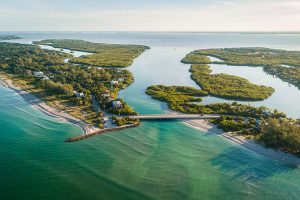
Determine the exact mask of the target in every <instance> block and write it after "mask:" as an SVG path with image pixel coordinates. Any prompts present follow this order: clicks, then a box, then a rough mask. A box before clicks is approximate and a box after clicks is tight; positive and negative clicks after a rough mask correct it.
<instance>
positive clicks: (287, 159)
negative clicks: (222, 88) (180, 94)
mask: <svg viewBox="0 0 300 200" xmlns="http://www.w3.org/2000/svg"><path fill="white" fill-rule="evenodd" d="M168 112H169V113H171V114H172V113H173V114H177V113H179V112H176V111H172V110H170V109H168ZM182 122H183V123H184V124H186V125H188V126H190V127H192V128H195V129H197V130H201V131H204V132H207V133H212V134H216V135H218V136H220V137H223V138H225V139H227V140H229V141H230V142H232V143H234V144H237V145H240V146H242V147H244V148H246V149H248V150H250V151H252V152H255V153H257V154H259V155H262V156H266V157H268V158H271V159H273V160H277V161H279V162H281V163H283V164H286V165H290V166H296V167H300V158H298V157H297V156H295V155H293V154H290V153H285V152H283V151H280V150H275V149H271V148H266V147H265V146H263V145H262V144H259V143H256V142H255V141H253V140H251V139H248V138H246V137H244V136H241V135H236V134H234V133H231V132H224V131H223V130H221V129H219V128H217V126H216V125H214V124H212V123H210V122H209V121H208V120H203V119H193V120H182Z"/></svg>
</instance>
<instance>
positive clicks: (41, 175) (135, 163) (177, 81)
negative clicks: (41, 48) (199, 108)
mask: <svg viewBox="0 0 300 200" xmlns="http://www.w3.org/2000/svg"><path fill="white" fill-rule="evenodd" d="M18 35H20V36H23V37H24V38H25V39H23V40H20V41H19V42H25V43H30V42H31V41H32V40H37V39H47V38H77V39H86V40H90V41H95V42H109V43H134V44H146V45H149V46H151V50H149V51H147V52H145V53H144V54H143V55H141V56H140V57H139V58H137V59H136V60H135V62H134V64H133V66H131V67H130V68H129V69H130V70H131V71H132V72H133V73H134V76H135V82H134V84H132V85H131V86H130V87H129V88H127V89H126V90H124V91H122V92H121V93H120V96H123V97H124V98H125V99H126V101H128V102H129V103H130V105H132V106H134V107H135V109H136V110H137V111H138V112H140V113H162V112H166V105H165V104H164V103H160V102H158V101H155V100H152V99H151V98H150V97H148V96H147V95H145V93H144V91H145V89H146V87H148V86H150V85H151V84H168V85H190V86H194V87H197V86H196V85H195V83H194V82H193V81H192V80H191V79H190V77H189V76H190V73H189V72H188V69H189V65H185V64H181V63H180V60H181V59H182V58H183V57H184V56H185V54H187V53H189V52H190V51H191V50H195V49H198V48H214V47H232V46H266V47H273V48H283V49H300V44H299V42H298V41H299V39H300V36H299V35H288V34H287V35H285V34H282V35H272V34H253V35H251V34H209V33H205V34H204V33H199V34H192V33H182V34H179V33H57V32H56V33H19V34H18ZM212 68H213V71H214V73H221V72H223V71H224V70H225V71H226V73H229V74H234V73H239V74H238V75H240V76H243V77H246V78H248V79H249V80H250V81H253V82H255V83H258V84H265V85H271V84H272V86H274V87H275V89H276V92H281V89H282V90H283V91H284V90H288V89H289V88H290V87H288V85H285V83H279V82H278V81H280V80H279V79H276V80H275V79H273V78H272V77H271V76H264V75H263V74H262V72H261V68H247V67H245V68H234V67H231V66H219V65H218V66H216V65H213V66H212ZM276 92H275V93H274V95H275V96H272V97H271V98H270V99H268V100H266V101H265V102H263V103H260V104H268V105H267V106H268V107H272V106H274V107H275V106H276V107H277V108H279V110H282V111H285V112H287V113H288V114H289V115H291V116H294V115H295V116H296V117H297V116H298V117H299V115H297V112H296V111H294V109H295V110H297V109H298V108H299V106H297V105H295V104H294V103H293V102H294V101H296V100H297V98H298V100H300V99H299V96H298V93H299V91H298V90H297V91H296V90H294V89H293V88H292V87H291V90H289V92H287V93H283V92H282V93H280V94H278V96H277V97H276ZM282 94H285V95H286V97H282V96H281V95H282ZM209 98H211V97H209ZM209 98H205V99H204V100H205V101H208V100H209ZM211 101H220V100H219V99H216V100H214V99H211ZM276 102H277V104H276ZM284 104H287V105H293V106H295V107H294V109H293V108H292V109H289V108H288V107H289V106H287V105H284ZM298 113H299V112H298ZM80 132H81V130H80V129H79V128H77V127H75V126H73V125H70V124H66V123H60V122H58V121H56V120H53V119H52V118H50V117H47V116H45V115H44V114H43V113H41V112H39V111H37V110H35V109H34V108H32V107H31V106H29V105H27V104H26V103H25V102H24V101H23V99H22V98H21V97H19V96H18V95H16V94H15V93H14V92H13V91H11V90H9V89H6V88H3V87H0V163H1V164H0V171H1V174H0V180H1V181H0V188H1V189H0V195H1V199H5V200H6V199H148V198H149V199H172V200H173V199H298V197H299V195H300V189H299V184H300V170H299V169H297V168H293V167H290V166H285V165H283V164H281V163H279V162H277V161H274V160H271V159H268V158H266V157H263V156H260V155H257V154H255V153H253V152H251V151H248V150H246V149H244V148H242V147H240V146H238V145H235V144H232V143H230V142H229V141H226V140H225V139H223V138H221V137H219V136H216V135H212V134H207V133H204V132H201V131H198V130H195V129H193V128H190V127H188V126H186V125H184V124H182V123H180V122H176V121H162V122H157V121H151V122H145V123H143V124H142V125H141V126H140V127H138V128H135V129H127V130H123V131H119V132H114V133H111V134H106V135H101V136H96V137H93V138H90V139H87V140H83V141H81V142H78V143H72V144H66V143H63V142H62V141H63V140H64V139H66V138H68V137H70V136H74V135H78V134H80Z"/></svg>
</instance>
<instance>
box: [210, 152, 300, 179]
mask: <svg viewBox="0 0 300 200" xmlns="http://www.w3.org/2000/svg"><path fill="white" fill-rule="evenodd" d="M210 163H211V164H212V165H213V166H215V167H218V168H220V169H221V170H222V171H223V172H225V173H230V174H231V176H232V179H242V180H244V181H250V182H255V181H260V180H262V179H266V178H269V177H272V176H274V175H276V174H279V173H287V172H289V171H293V170H294V169H296V167H293V166H287V165H282V164H281V163H279V162H277V161H274V160H271V159H269V158H266V157H264V156H260V155H256V156H253V152H250V151H248V150H245V149H242V148H240V147H231V148H229V149H228V150H227V151H225V152H223V153H221V154H219V155H217V156H215V157H214V158H212V159H211V160H210Z"/></svg>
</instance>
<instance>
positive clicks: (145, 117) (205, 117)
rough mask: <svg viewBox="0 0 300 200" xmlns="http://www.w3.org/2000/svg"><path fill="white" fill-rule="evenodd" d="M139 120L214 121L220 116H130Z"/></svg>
mask: <svg viewBox="0 0 300 200" xmlns="http://www.w3.org/2000/svg"><path fill="white" fill-rule="evenodd" d="M131 117H132V118H135V119H140V120H155V119H216V118H219V117H220V115H199V114H150V115H135V116H131Z"/></svg>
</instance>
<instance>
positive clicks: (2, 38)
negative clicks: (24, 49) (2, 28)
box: [0, 35, 22, 41]
mask: <svg viewBox="0 0 300 200" xmlns="http://www.w3.org/2000/svg"><path fill="white" fill-rule="evenodd" d="M17 39H22V38H20V37H18V36H15V35H0V41H1V40H17Z"/></svg>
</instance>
